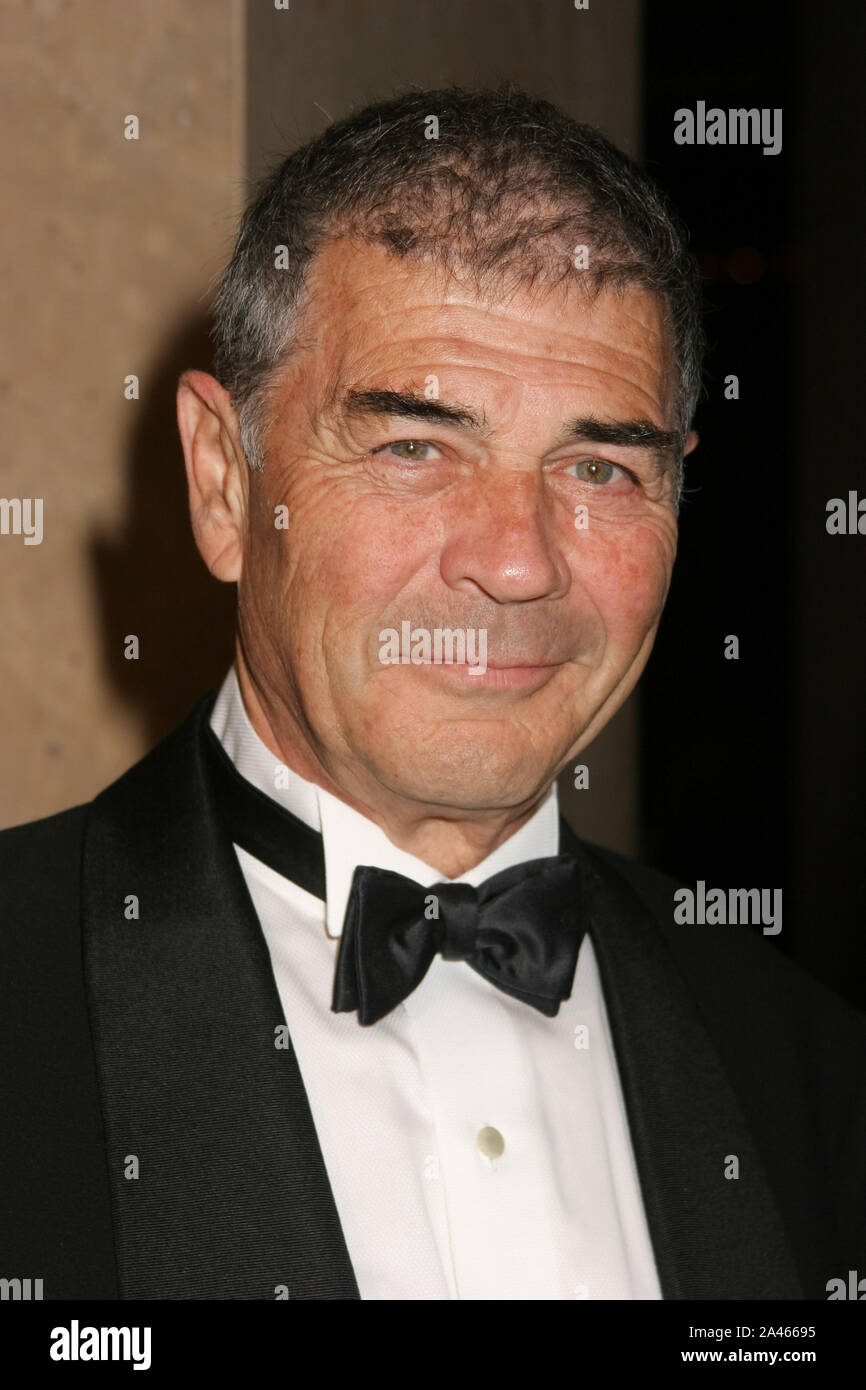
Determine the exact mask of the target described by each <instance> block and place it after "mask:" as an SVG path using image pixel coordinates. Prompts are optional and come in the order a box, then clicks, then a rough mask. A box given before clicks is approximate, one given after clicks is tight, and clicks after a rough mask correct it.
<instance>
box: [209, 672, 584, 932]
mask: <svg viewBox="0 0 866 1390" xmlns="http://www.w3.org/2000/svg"><path fill="white" fill-rule="evenodd" d="M210 724H211V728H212V729H213V731H214V733H215V734H216V736H217V738H218V739H219V740H220V742H221V743H222V746H223V748H224V749H225V751H226V753H227V754H228V756H229V757H230V758H231V760H232V762H233V763H234V765H235V767H236V768H237V770H238V772H239V773H240V774H241V776H242V777H245V778H246V779H247V781H248V782H252V784H253V786H255V787H258V788H259V790H260V791H263V792H265V793H266V795H267V796H270V797H272V798H273V799H274V800H275V801H277V802H279V803H280V805H282V806H284V807H285V808H286V809H287V810H288V811H291V813H292V814H293V815H294V816H297V818H298V819H299V820H302V821H303V822H304V824H305V825H308V826H310V828H311V829H312V830H317V831H319V833H320V834H321V836H322V845H323V850H324V856H325V885H326V916H325V923H326V928H327V932H328V935H329V936H333V937H338V936H340V934H341V932H342V930H343V918H344V916H345V912H346V904H347V902H348V901H349V891H350V889H351V886H352V879H353V877H354V874H355V869H356V867H357V866H358V865H359V864H370V865H373V866H375V867H376V868H379V869H390V870H391V871H392V872H393V873H398V874H404V875H405V877H406V878H411V879H414V880H415V881H416V882H417V883H420V884H421V885H422V886H423V887H429V886H430V885H431V884H434V883H441V882H443V881H449V880H444V877H443V875H442V874H441V873H440V872H439V870H438V869H434V868H432V867H431V865H429V864H426V863H425V862H424V860H423V859H418V858H416V857H415V855H414V854H408V853H407V852H406V851H405V850H402V849H400V848H398V846H397V845H395V844H393V843H392V841H391V840H389V839H388V836H387V835H386V834H385V832H384V830H382V828H381V826H378V825H377V824H376V823H375V821H372V820H370V819H369V818H368V817H367V816H364V815H362V814H361V813H360V811H356V810H355V809H354V808H353V807H352V806H348V805H347V804H346V802H345V801H341V800H340V799H339V797H336V796H333V795H332V794H331V793H330V792H327V791H325V790H324V788H323V787H318V786H316V784H315V783H314V782H308V781H307V780H306V778H304V777H301V776H300V775H299V773H297V772H294V771H293V770H292V769H291V768H289V767H286V765H285V763H281V762H280V761H279V760H278V759H276V758H275V757H274V755H273V753H272V752H271V750H270V749H269V748H268V747H267V745H266V744H265V743H263V742H262V740H261V739H260V738H259V736H258V734H257V733H256V731H255V729H254V728H253V726H252V724H251V723H250V718H249V715H248V714H247V712H246V709H245V707H244V702H243V697H242V695H241V690H240V684H239V682H238V678H237V671H236V669H235V667H234V666H232V668H231V670H230V671H229V672H228V675H227V676H226V678H225V680H224V681H223V683H222V686H221V688H220V691H219V694H218V695H217V698H216V703H215V705H214V707H213V711H212V713H211V718H210ZM558 853H559V803H558V799H557V791H556V782H553V783H552V785H551V787H550V789H549V790H548V792H547V795H546V796H545V797H544V799H543V800H542V802H541V804H540V806H539V807H538V809H537V810H536V811H535V812H534V813H533V814H532V816H530V818H529V820H528V821H527V822H526V823H525V825H522V826H521V827H520V829H519V830H517V831H515V833H514V834H513V835H512V836H510V837H509V839H507V840H506V841H505V842H504V844H501V845H499V847H498V848H497V849H495V850H494V851H493V853H492V854H489V855H488V856H487V858H486V859H482V861H481V863H480V864H476V865H475V867H474V868H473V869H469V870H468V871H467V872H466V873H465V874H461V875H460V877H459V878H457V879H454V880H453V881H454V882H455V883H469V884H472V886H473V887H477V886H478V885H479V884H480V883H483V882H484V880H485V879H488V878H491V877H492V875H493V874H498V873H500V872H501V871H502V870H503V869H508V868H511V867H512V866H513V865H515V864H522V863H524V862H525V861H527V860H529V859H544V858H547V857H548V856H549V855H554V854H558Z"/></svg>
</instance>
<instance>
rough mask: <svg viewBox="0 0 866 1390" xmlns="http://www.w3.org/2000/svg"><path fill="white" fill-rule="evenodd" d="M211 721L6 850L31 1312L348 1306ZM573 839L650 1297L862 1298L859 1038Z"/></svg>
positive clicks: (610, 858)
mask: <svg viewBox="0 0 866 1390" xmlns="http://www.w3.org/2000/svg"><path fill="white" fill-rule="evenodd" d="M212 704H213V696H209V697H207V698H206V699H205V700H203V701H202V702H201V703H200V704H199V705H198V706H197V707H196V709H195V710H194V711H193V713H192V714H191V715H190V716H189V718H188V719H187V720H186V721H185V722H184V724H182V725H181V727H180V728H179V729H177V730H176V731H175V732H174V733H173V734H171V735H170V736H169V737H168V738H167V739H166V740H165V741H164V742H163V743H161V744H160V745H159V746H158V747H157V748H156V749H154V751H153V752H152V753H150V754H149V755H148V756H147V757H146V758H144V759H143V760H142V761H141V762H140V763H138V764H137V765H136V766H135V767H133V768H132V769H131V770H130V771H129V772H128V773H126V774H125V775H124V776H123V777H121V778H120V779H119V781H117V782H115V783H114V784H113V785H112V786H110V787H109V788H108V789H107V790H106V791H104V792H103V793H102V794H101V795H100V796H98V797H97V798H96V799H95V800H94V801H93V802H92V803H90V804H89V805H86V806H80V807H76V808H75V809H74V810H71V811H65V812H63V813H62V814H60V815H57V816H52V817H50V818H49V819H46V820H42V821H37V822H35V823H33V824H31V825H25V826H20V827H16V828H15V829H12V830H7V831H4V832H3V833H2V834H0V941H2V980H0V1107H2V1109H0V1113H2V1120H0V1126H2V1137H0V1202H2V1214H0V1276H2V1277H5V1278H15V1277H17V1278H22V1279H23V1278H31V1279H38V1278H41V1279H42V1280H43V1281H44V1284H43V1287H44V1296H45V1298H54V1299H62V1298H95V1299H113V1298H128V1299H136V1298H143V1299H159V1298H169V1299H273V1298H275V1297H276V1296H277V1294H278V1291H281V1290H282V1287H283V1286H285V1288H286V1289H287V1290H288V1294H289V1296H290V1297H291V1298H292V1299H355V1298H358V1296H359V1295H358V1288H357V1284H356V1281H355V1277H354V1274H353V1271H352V1265H351V1262H350V1259H349V1255H348V1252H347V1249H346V1244H345V1241H344V1238H343V1232H342V1229H341V1226H340V1220H339V1217H338V1214H337V1210H336V1207H335V1204H334V1200H333V1196H332V1193H331V1189H330V1186H329V1183H328V1177H327V1173H326V1170H325V1166H324V1162H323V1159H322V1154H321V1151H320V1148H319V1144H318V1141H317V1137H316V1131H315V1127H314V1125H313V1121H312V1117H311V1114H310V1109H309V1105H308V1102H307V1097H306V1094H305V1091H304V1086H303V1083H302V1079H301V1075H300V1072H299V1069H298V1065H297V1061H296V1059H295V1055H294V1052H293V1050H292V1049H291V1048H289V1049H287V1050H286V1049H278V1048H277V1047H276V1046H275V1029H276V1028H277V1027H278V1025H279V1024H281V1023H284V1022H285V1020H284V1017H283V1013H282V1007H281V1004H280V999H279V995H278V992H277V988H276V984H275V981H274V976H273V972H272V969H271V964H270V958H269V955H268V950H267V946H266V943H265V940H264V937H263V935H262V931H261V928H260V926H259V922H258V919H257V917H256V914H255V911H254V909H253V906H252V902H251V900H250V897H249V894H248V892H247V890H246V886H245V883H244V880H243V875H242V874H241V871H240V868H239V866H238V863H237V860H236V856H235V854H234V851H233V849H232V845H231V842H230V839H229V837H228V833H227V831H226V829H225V827H224V825H223V824H222V822H221V819H220V814H219V808H218V805H217V798H216V797H215V795H214V791H213V787H212V785H211V782H210V780H209V776H208V772H207V767H206V762H205V759H204V758H203V756H202V749H203V743H202V739H203V734H204V730H205V728H206V725H207V720H208V718H209V715H210V711H211V708H212ZM563 834H564V837H565V842H564V844H563V848H570V849H572V851H573V852H574V853H575V854H576V855H577V856H578V858H579V861H580V864H581V871H582V881H583V891H582V895H581V896H582V901H581V904H580V911H581V913H582V915H583V920H584V924H585V926H586V929H587V930H588V931H589V933H590V935H591V938H592V941H593V946H594V949H595V951H596V954H597V958H598V962H599V968H600V971H601V977H602V983H603V988H604V995H605V1001H606V1005H607V1009H608V1014H609V1016H610V1022H611V1029H612V1032H613V1037H614V1043H615V1048H616V1055H617V1061H618V1065H619V1070H620V1076H621V1079H622V1086H623V1090H624V1095H625V1101H626V1107H627V1111H628V1117H629V1122H630V1127H631V1136H632V1142H633V1145H634V1149H635V1153H636V1158H637V1164H638V1170H639V1174H640V1182H641V1189H642V1194H643V1200H644V1205H645V1209H646V1213H647V1220H648V1223H649V1230H650V1236H651V1239H652V1244H653V1250H654V1252H655V1258H656V1263H657V1267H658V1271H659V1277H660V1281H661V1287H662V1293H663V1296H664V1298H666V1299H706V1298H723V1299H802V1298H811V1299H825V1298H826V1297H827V1289H826V1285H827V1282H828V1280H830V1279H833V1278H839V1277H842V1278H843V1279H844V1278H847V1272H848V1270H849V1269H858V1270H859V1271H860V1273H861V1274H866V1104H864V1077H866V1019H864V1017H863V1016H862V1015H860V1014H859V1013H857V1012H855V1011H854V1010H853V1009H851V1008H850V1007H849V1006H848V1005H846V1004H845V1003H843V1002H842V1001H841V1000H840V999H838V998H837V997H836V996H835V995H833V994H831V993H830V992H829V991H827V990H825V989H824V988H823V987H821V986H820V985H818V984H817V983H815V982H814V981H812V980H811V979H810V978H809V977H808V976H806V975H804V974H803V973H801V972H800V971H799V970H798V969H797V968H796V967H794V966H793V965H792V964H790V963H789V962H788V960H787V959H786V958H785V957H784V956H783V955H782V954H781V953H780V952H779V950H778V949H777V948H776V947H775V945H774V944H773V943H772V942H770V941H768V940H766V939H765V938H763V937H762V936H761V935H760V934H759V933H758V932H756V931H755V930H754V929H753V928H749V927H732V926H725V927H711V926H679V925H677V924H675V923H674V920H673V910H674V899H673V894H674V891H675V889H676V888H677V887H678V886H679V885H678V884H677V883H676V882H675V881H674V880H672V879H668V878H666V877H664V876H662V875H659V874H657V873H655V872H653V871H652V870H650V869H647V868H644V867H641V866H639V865H637V864H635V863H632V862H630V861H628V860H625V859H623V858H621V857H620V856H618V855H615V854H612V853H609V852H606V851H603V850H600V849H597V848H594V847H591V846H589V845H586V844H584V843H582V842H579V841H577V840H576V839H575V838H574V836H573V835H572V833H571V831H569V830H568V828H567V827H564V829H563ZM133 896H134V897H135V898H136V899H137V900H138V917H137V919H136V918H134V917H130V916H129V915H128V912H129V910H130V909H129V905H130V901H131V899H132V897H133ZM732 1158H736V1160H737V1163H738V1169H739V1176H738V1177H736V1178H734V1177H726V1176H725V1173H726V1170H727V1171H728V1172H732V1171H733V1168H734V1165H733V1164H732V1162H731V1159H732ZM136 1171H137V1176H134V1174H135V1173H136Z"/></svg>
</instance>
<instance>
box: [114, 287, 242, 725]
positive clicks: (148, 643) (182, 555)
mask: <svg viewBox="0 0 866 1390" xmlns="http://www.w3.org/2000/svg"><path fill="white" fill-rule="evenodd" d="M208 324H209V321H208V318H207V316H206V315H205V314H200V315H197V316H196V317H194V318H190V319H188V320H187V321H186V322H185V323H184V324H182V325H181V326H180V328H179V329H177V330H176V331H175V332H174V334H173V335H172V336H171V338H170V339H169V340H168V342H167V344H166V347H165V349H164V351H163V352H162V354H161V355H160V357H159V359H158V361H157V363H156V365H155V368H154V370H153V372H152V373H150V374H149V384H148V387H147V391H146V395H145V396H143V397H142V399H141V401H140V402H139V411H138V416H137V419H138V423H137V426H136V428H135V431H134V433H133V436H132V439H131V443H130V451H129V467H128V479H129V488H128V497H127V508H126V520H125V523H124V524H123V525H122V526H121V527H120V528H119V529H118V530H117V531H116V532H112V534H111V535H110V536H105V535H100V534H97V535H94V536H93V538H92V540H91V543H90V560H91V575H92V583H93V589H94V593H93V600H94V605H95V609H96V611H97V612H98V613H99V615H100V623H101V633H102V657H103V663H104V670H105V674H106V677H107V679H108V681H109V682H110V683H111V685H112V686H113V688H114V690H115V691H116V692H117V694H118V695H119V696H120V698H121V699H122V700H123V701H124V702H125V703H126V704H128V705H129V706H130V707H131V708H133V709H135V710H137V711H138V714H139V718H140V720H141V722H142V725H143V727H144V731H145V736H146V739H147V743H148V745H149V746H150V745H152V744H155V743H157V742H158V741H159V739H161V738H162V737H163V736H164V735H165V734H167V733H168V732H169V731H170V730H171V729H172V728H174V727H175V725H176V724H178V723H179V722H180V720H181V719H183V717H184V716H185V715H186V714H187V713H188V712H189V710H190V708H191V707H192V705H193V704H195V702H196V701H197V700H198V699H199V698H200V697H201V696H202V695H203V694H204V693H205V692H206V691H208V690H211V689H215V688H216V687H217V686H218V685H219V684H220V682H221V681H222V678H223V676H224V675H225V672H226V671H227V669H228V667H229V665H230V664H231V661H232V658H233V631H234V615H235V592H236V591H235V586H234V585H233V584H221V583H219V582H218V581H217V580H215V579H213V578H212V576H211V575H210V574H209V572H208V570H207V568H206V567H205V564H204V562H203V560H202V559H201V556H200V555H199V553H198V550H197V549H196V546H195V541H194V539H193V535H192V528H191V526H190V521H189V507H188V502H187V491H186V476H185V473H184V466H183V451H182V449H181V444H180V437H179V435H178V432H177V424H176V418H175V392H176V389H177V381H178V377H179V376H180V375H181V373H182V372H183V371H184V370H185V369H187V368H189V367H193V366H196V365H199V364H205V369H209V364H210V360H211V348H210V343H209V340H208ZM132 634H134V635H135V636H137V637H138V640H139V658H138V660H137V661H134V660H127V659H126V657H125V656H124V649H125V645H126V644H125V639H126V638H127V637H128V636H129V635H132Z"/></svg>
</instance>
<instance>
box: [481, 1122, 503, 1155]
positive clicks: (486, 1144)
mask: <svg viewBox="0 0 866 1390" xmlns="http://www.w3.org/2000/svg"><path fill="white" fill-rule="evenodd" d="M475 1142H476V1144H477V1145H478V1151H479V1153H482V1154H483V1155H484V1157H485V1158H501V1157H502V1155H503V1154H504V1153H505V1140H504V1139H503V1138H502V1135H501V1134H500V1133H499V1130H498V1129H494V1128H493V1126H492V1125H485V1126H484V1128H483V1129H479V1131H478V1134H477V1136H476V1139H475Z"/></svg>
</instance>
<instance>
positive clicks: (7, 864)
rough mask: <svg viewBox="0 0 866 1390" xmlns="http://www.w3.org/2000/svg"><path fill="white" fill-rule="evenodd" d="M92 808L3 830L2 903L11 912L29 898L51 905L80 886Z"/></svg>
mask: <svg viewBox="0 0 866 1390" xmlns="http://www.w3.org/2000/svg"><path fill="white" fill-rule="evenodd" d="M89 804H90V803H88V802H85V803H83V804H82V805H80V806H73V807H71V808H70V809H69V810H68V811H59V812H58V813H57V814H56V815H53V816H45V817H44V818H43V819H41V820H34V821H28V822H27V823H26V824H25V825H13V826H11V827H9V828H8V829H6V830H0V901H2V902H3V903H4V904H5V905H6V907H7V908H8V907H10V906H12V905H14V904H22V903H23V901H24V899H25V898H26V900H27V902H28V903H32V902H33V901H34V900H36V901H39V900H42V901H47V900H49V899H50V898H52V897H56V896H57V895H58V892H63V891H66V892H68V891H69V887H70V885H71V884H72V883H73V882H75V883H76V884H77V880H78V874H79V869H80V864H81V850H82V844H83V838H84V827H85V824H86V820H87V812H88V809H89ZM3 919H4V920H8V918H7V915H6V913H5V912H4V914H3Z"/></svg>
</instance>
